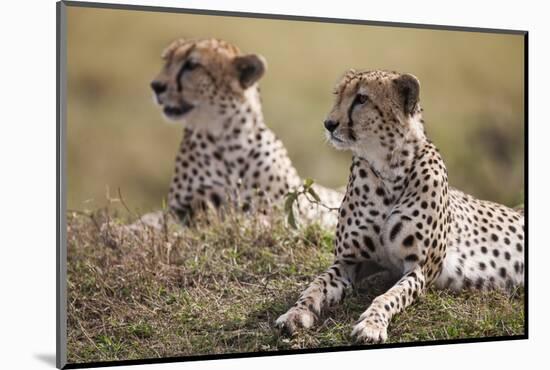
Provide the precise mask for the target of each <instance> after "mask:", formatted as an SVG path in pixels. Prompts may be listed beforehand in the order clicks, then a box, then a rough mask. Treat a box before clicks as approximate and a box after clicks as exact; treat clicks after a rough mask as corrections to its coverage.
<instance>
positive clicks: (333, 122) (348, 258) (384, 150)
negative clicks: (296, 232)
mask: <svg viewBox="0 0 550 370" xmlns="http://www.w3.org/2000/svg"><path fill="white" fill-rule="evenodd" d="M419 91H420V86H419V82H418V80H417V79H416V78H415V77H414V76H412V75H410V74H398V73H395V72H391V73H390V72H383V71H372V72H355V71H353V70H351V71H349V72H348V73H347V74H346V75H345V76H344V78H343V79H342V81H341V82H340V83H339V85H338V86H337V88H336V102H335V104H334V107H333V109H332V111H331V112H330V114H329V115H328V119H327V120H326V121H325V123H324V125H325V128H326V133H327V138H328V140H329V141H330V142H331V143H332V144H333V145H334V146H335V147H336V148H337V149H342V150H351V151H352V153H353V155H354V157H353V163H352V165H351V173H350V177H349V182H348V185H347V190H346V195H345V197H344V200H343V203H342V205H341V206H340V211H339V212H340V214H339V219H338V226H337V229H336V239H335V256H336V257H335V260H334V263H333V265H332V266H331V267H329V268H328V270H326V271H325V272H324V273H323V274H321V275H319V276H318V277H317V278H316V279H315V280H314V281H313V283H312V284H311V285H310V286H309V287H308V288H307V289H306V290H305V291H304V292H303V293H302V294H301V296H300V298H299V299H298V302H297V303H296V304H295V305H294V307H292V308H291V309H290V310H289V311H288V312H287V313H285V314H284V315H282V316H281V317H279V318H278V320H277V321H276V324H277V325H278V326H279V327H281V328H283V329H285V330H286V331H287V332H290V333H292V332H293V331H294V330H295V329H296V327H297V326H302V327H305V328H309V327H311V326H312V325H313V324H314V321H315V320H316V319H317V318H318V317H319V315H320V314H321V312H322V311H323V310H324V309H325V308H326V307H327V306H329V305H332V304H334V303H336V302H339V301H340V300H341V299H343V297H344V289H345V288H347V287H348V286H350V285H353V284H354V283H357V282H358V281H359V280H361V279H362V278H364V277H366V276H368V275H370V274H373V273H375V272H377V271H380V270H386V271H389V272H390V274H392V275H393V276H394V277H395V280H396V281H397V282H396V283H395V285H393V287H392V288H391V289H389V290H388V291H387V292H386V293H384V294H382V295H380V296H378V297H376V298H375V299H374V301H373V302H372V304H371V305H370V307H368V309H367V310H366V311H365V312H363V314H362V315H361V316H360V317H359V321H358V323H357V324H356V325H355V327H354V328H353V331H352V336H355V337H356V339H357V340H358V341H360V342H367V343H378V342H384V341H385V340H386V339H387V328H388V324H389V322H390V319H391V318H392V316H393V315H395V314H397V313H399V312H401V311H403V310H404V309H405V307H407V306H408V305H410V304H411V303H413V302H414V300H415V299H416V298H417V297H418V296H419V295H420V294H422V293H423V292H424V291H425V290H426V288H427V287H428V286H430V285H433V286H435V287H437V288H450V289H453V290H459V289H467V288H475V289H492V288H501V289H510V288H512V287H515V286H520V285H522V284H523V278H524V271H523V267H524V264H523V261H524V257H523V256H524V254H523V249H524V223H523V222H524V221H523V214H522V213H520V212H517V211H515V210H513V209H510V208H508V207H505V206H503V205H500V204H496V203H492V202H488V201H483V200H478V199H475V198H474V197H472V196H470V195H466V194H464V193H462V192H460V191H458V190H456V189H453V188H451V187H449V186H448V183H447V170H446V168H445V164H444V162H443V160H442V158H441V156H440V154H439V152H438V150H437V149H436V147H435V146H434V145H433V144H432V143H431V142H430V140H429V139H428V138H427V137H426V134H425V131H424V126H423V120H422V115H421V111H422V110H421V108H420V106H419V103H418V101H419Z"/></svg>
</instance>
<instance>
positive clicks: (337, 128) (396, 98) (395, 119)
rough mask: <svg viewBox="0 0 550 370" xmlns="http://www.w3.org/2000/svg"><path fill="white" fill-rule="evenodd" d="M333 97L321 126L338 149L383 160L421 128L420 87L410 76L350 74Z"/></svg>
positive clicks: (337, 87)
mask: <svg viewBox="0 0 550 370" xmlns="http://www.w3.org/2000/svg"><path fill="white" fill-rule="evenodd" d="M334 93H335V95H336V101H335V103H334V106H333V108H332V110H331V111H330V113H329V114H328V116H327V119H326V121H325V122H324V126H325V133H326V137H327V140H328V141H329V142H330V143H331V144H332V145H333V146H334V147H335V148H337V149H342V150H351V151H352V152H354V154H356V155H359V156H363V157H366V158H371V159H377V160H378V159H384V158H387V157H388V155H391V152H392V151H393V149H395V147H396V146H397V145H399V142H400V141H402V140H403V138H404V137H405V136H406V135H407V134H408V133H410V132H411V131H415V130H418V129H419V127H417V126H418V125H421V123H420V122H419V121H418V120H417V119H415V117H416V116H417V114H418V113H420V108H419V106H418V95H419V83H418V80H417V79H416V77H414V76H412V75H410V74H399V73H396V72H386V71H369V72H355V71H354V70H350V71H348V72H347V73H346V74H345V75H344V77H343V78H342V79H341V81H340V82H339V83H338V85H337V86H336V89H335V91H334ZM418 117H419V115H418ZM420 130H421V131H423V129H422V128H421V127H420ZM373 157H376V158H373Z"/></svg>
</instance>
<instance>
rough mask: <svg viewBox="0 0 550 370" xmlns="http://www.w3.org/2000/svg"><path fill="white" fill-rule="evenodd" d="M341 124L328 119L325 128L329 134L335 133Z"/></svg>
mask: <svg viewBox="0 0 550 370" xmlns="http://www.w3.org/2000/svg"><path fill="white" fill-rule="evenodd" d="M339 124H340V122H338V121H333V120H330V119H327V120H326V121H325V128H326V129H327V130H328V131H329V132H333V131H334V130H336V127H338V125H339Z"/></svg>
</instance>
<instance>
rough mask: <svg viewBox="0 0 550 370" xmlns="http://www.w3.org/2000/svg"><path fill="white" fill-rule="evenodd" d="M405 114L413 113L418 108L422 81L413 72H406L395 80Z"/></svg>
mask: <svg viewBox="0 0 550 370" xmlns="http://www.w3.org/2000/svg"><path fill="white" fill-rule="evenodd" d="M393 83H394V84H395V87H396V89H397V93H398V95H399V98H400V101H401V104H402V105H403V111H404V112H405V115H411V114H413V113H414V111H415V109H416V104H417V103H418V99H419V95H420V82H418V79H417V78H416V77H414V76H413V75H411V74H408V73H405V74H402V75H401V76H399V77H397V78H396V79H395V80H393Z"/></svg>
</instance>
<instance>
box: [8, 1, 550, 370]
mask: <svg viewBox="0 0 550 370" xmlns="http://www.w3.org/2000/svg"><path fill="white" fill-rule="evenodd" d="M111 2H113V3H116V2H119V1H116V0H112V1H111ZM125 2H126V3H133V4H144V5H165V6H179V7H188V8H202V9H217V10H234V11H248V12H262V13H279V14H295V15H309V16H320V17H337V18H356V19H357V18H358V19H369V20H380V21H400V22H413V23H428V24H443V25H457V26H478V27H489V28H513V29H526V30H529V31H530V36H529V39H530V45H529V51H530V52H529V57H530V58H529V74H530V78H529V85H530V86H529V96H530V104H529V112H530V119H529V157H530V166H529V173H530V174H529V188H528V189H529V198H530V202H529V206H530V210H529V211H530V212H529V216H530V220H529V221H530V222H529V232H530V243H529V255H530V261H529V272H530V274H529V282H530V291H529V297H530V306H529V321H530V339H529V340H526V341H512V342H497V343H483V344H462V345H446V346H435V347H421V348H402V349H384V350H371V351H359V352H341V353H328V354H314V355H293V356H278V357H266V358H251V359H238V360H217V361H209V362H191V363H175V364H162V365H148V366H139V367H136V366H134V367H132V368H133V369H138V368H139V369H257V368H259V367H262V368H264V369H276V368H281V367H283V368H297V367H299V368H308V369H314V368H315V369H331V368H337V369H338V370H341V369H342V368H343V367H345V366H350V367H353V368H358V367H360V368H361V369H369V368H375V367H380V366H384V367H386V368H399V367H402V366H407V368H412V369H415V368H423V369H441V368H445V369H455V368H457V369H458V368H460V369H464V368H465V369H480V368H491V369H518V368H524V367H529V368H539V367H543V366H548V364H547V365H544V359H543V356H544V355H545V354H547V353H545V350H546V351H547V349H548V348H549V342H548V339H547V336H548V332H549V329H550V328H549V320H548V316H549V315H550V307H548V305H549V299H548V293H549V278H548V277H547V276H548V274H549V273H550V269H549V268H548V267H547V266H546V264H547V263H548V261H550V254H549V250H550V245H549V243H548V240H547V238H546V237H547V235H548V234H547V233H546V232H547V231H548V230H549V229H548V227H547V226H546V222H547V220H548V218H547V217H548V213H547V212H545V211H544V209H545V208H548V207H550V205H549V204H548V196H547V195H546V194H545V193H547V192H549V191H550V190H549V189H550V186H549V185H550V184H549V183H548V171H549V170H550V168H549V166H548V153H547V150H548V148H549V144H548V141H549V139H548V137H549V136H550V131H549V130H548V126H549V125H550V121H549V120H548V111H549V109H548V108H549V106H550V81H549V76H550V60H549V53H550V47H549V46H548V45H550V39H549V21H548V18H547V15H548V10H546V9H545V6H544V5H545V2H543V1H513V2H504V1H466V0H461V1H454V2H452V3H451V2H442V1H410V0H405V1H392V2H389V1H360V2H359V1H344V0H339V1H309V2H308V1H301V2H298V1H295V0H294V1H290V0H285V1H283V0H277V1H269V2H268V1H255V0H248V1H246V0H240V1H237V0H232V1H215V0H202V1H184V0H180V1H177V0H172V1H167V0H165V1H161V0H156V1H155V0H149V1H147V0H142V1H131V0H127V1H125ZM1 17H2V21H1V22H0V27H1V32H0V37H1V43H0V50H1V58H0V61H1V62H0V63H1V66H2V68H1V70H0V94H1V100H0V101H1V102H2V103H0V117H1V118H0V127H1V130H2V131H1V134H0V161H1V162H0V164H1V167H0V168H1V177H0V195H1V202H0V204H1V210H0V248H1V249H0V250H1V254H0V278H1V279H0V282H1V285H0V287H1V290H0V294H1V297H2V298H1V301H0V310H1V315H0V320H1V322H0V324H1V325H0V340H1V343H0V344H1V346H0V353H1V356H0V368H2V369H18V368H24V369H40V368H53V367H54V364H55V248H56V245H55V243H56V242H55V182H56V178H55V138H56V132H55V22H56V20H55V2H54V1H53V0H40V1H38V0H36V1H5V2H3V3H2V12H1ZM327 47H330V45H327ZM365 47H368V45H365ZM495 63H498V60H495ZM449 88H452V86H450V87H449ZM503 181H506V179H503ZM544 357H545V356H544ZM526 365H527V366H526Z"/></svg>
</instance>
